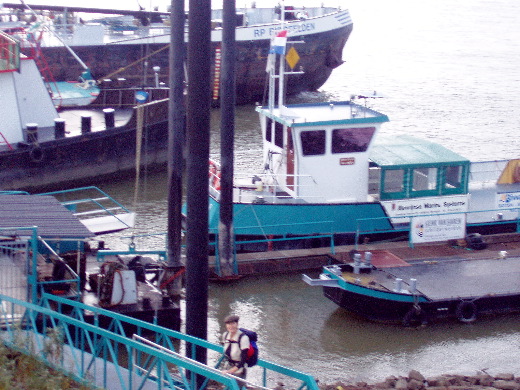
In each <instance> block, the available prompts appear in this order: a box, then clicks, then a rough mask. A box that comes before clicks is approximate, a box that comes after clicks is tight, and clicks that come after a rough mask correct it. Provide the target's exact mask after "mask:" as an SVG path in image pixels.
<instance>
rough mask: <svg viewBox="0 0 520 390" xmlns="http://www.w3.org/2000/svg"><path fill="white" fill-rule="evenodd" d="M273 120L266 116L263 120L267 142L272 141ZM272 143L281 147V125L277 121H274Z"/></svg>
mask: <svg viewBox="0 0 520 390" xmlns="http://www.w3.org/2000/svg"><path fill="white" fill-rule="evenodd" d="M272 127H273V120H272V119H270V118H266V121H265V140H266V141H267V142H273V131H272ZM274 144H275V145H276V146H278V147H280V148H283V125H282V124H281V123H278V122H274Z"/></svg>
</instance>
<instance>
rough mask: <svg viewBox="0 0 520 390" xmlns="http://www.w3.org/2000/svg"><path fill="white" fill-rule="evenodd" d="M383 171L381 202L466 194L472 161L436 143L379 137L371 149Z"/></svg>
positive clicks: (380, 174)
mask: <svg viewBox="0 0 520 390" xmlns="http://www.w3.org/2000/svg"><path fill="white" fill-rule="evenodd" d="M370 161H371V166H372V167H373V168H374V169H378V170H380V172H378V175H377V178H378V181H379V183H378V184H379V189H380V194H379V195H380V199H381V200H384V199H403V198H417V197H424V196H441V195H454V194H466V193H467V192H468V178H469V167H470V161H469V160H468V159H467V158H465V157H463V156H461V155H459V154H457V153H455V152H453V151H451V150H449V149H446V148H445V147H443V146H441V145H438V144H435V143H433V142H430V141H427V140H423V139H417V138H415V137H412V136H409V135H401V136H391V137H388V136H387V137H385V136H379V137H377V139H376V140H375V141H374V144H373V145H372V148H371V149H370Z"/></svg>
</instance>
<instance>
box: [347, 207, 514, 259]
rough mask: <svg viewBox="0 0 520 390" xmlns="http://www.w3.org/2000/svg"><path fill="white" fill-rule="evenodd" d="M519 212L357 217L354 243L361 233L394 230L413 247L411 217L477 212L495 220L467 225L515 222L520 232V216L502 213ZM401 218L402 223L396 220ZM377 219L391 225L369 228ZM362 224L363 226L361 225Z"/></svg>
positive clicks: (455, 213)
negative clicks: (401, 233)
mask: <svg viewBox="0 0 520 390" xmlns="http://www.w3.org/2000/svg"><path fill="white" fill-rule="evenodd" d="M506 212H507V213H511V212H513V213H520V207H510V208H500V209H489V210H478V211H461V212H453V213H438V214H427V215H403V216H398V217H395V216H394V217H377V218H358V219H356V234H355V241H354V245H355V247H356V249H357V246H358V244H359V242H360V241H361V240H360V237H361V236H362V235H371V234H384V233H396V232H403V233H404V232H405V233H406V234H408V237H409V240H408V242H409V246H410V247H411V248H413V242H412V238H411V234H410V232H411V229H412V224H411V223H410V220H411V219H412V218H418V217H419V218H420V217H436V216H444V217H446V216H456V215H464V217H465V218H467V217H468V216H477V215H478V214H484V213H486V214H488V215H494V216H495V218H496V219H495V220H494V221H490V220H485V221H484V220H483V221H480V222H478V218H477V217H475V222H469V223H467V226H471V227H478V226H500V225H506V224H516V232H517V233H520V217H519V215H516V217H515V218H514V219H507V218H504V213H506ZM398 220H401V221H402V223H399V222H397V221H398ZM378 221H387V222H388V223H389V224H390V225H391V226H392V227H391V228H390V229H374V228H369V227H368V226H369V225H371V224H372V223H376V224H377V225H379V226H380V225H381V224H380V223H377V222H378ZM392 224H393V225H392ZM363 225H364V227H363Z"/></svg>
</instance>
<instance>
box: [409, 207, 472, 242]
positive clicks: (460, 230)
mask: <svg viewBox="0 0 520 390" xmlns="http://www.w3.org/2000/svg"><path fill="white" fill-rule="evenodd" d="M410 237H411V240H412V242H413V243H414V244H417V243H420V242H433V241H447V240H456V239H459V238H464V237H466V217H465V215H464V214H457V215H431V216H421V217H413V218H412V222H411V226H410Z"/></svg>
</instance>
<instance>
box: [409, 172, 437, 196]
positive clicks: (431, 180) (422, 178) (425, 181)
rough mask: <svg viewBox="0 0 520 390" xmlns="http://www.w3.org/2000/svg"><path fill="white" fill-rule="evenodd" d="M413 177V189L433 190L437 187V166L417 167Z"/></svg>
mask: <svg viewBox="0 0 520 390" xmlns="http://www.w3.org/2000/svg"><path fill="white" fill-rule="evenodd" d="M412 177H413V183H412V191H431V190H436V189H437V168H433V167H430V168H415V169H414V170H413V176H412Z"/></svg>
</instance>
